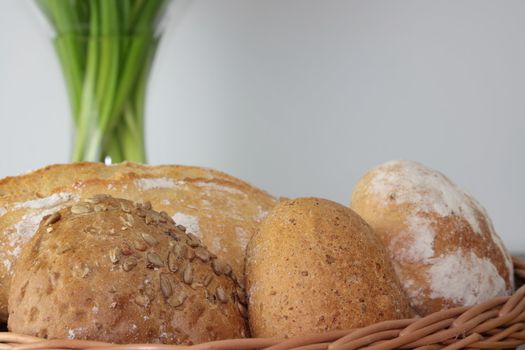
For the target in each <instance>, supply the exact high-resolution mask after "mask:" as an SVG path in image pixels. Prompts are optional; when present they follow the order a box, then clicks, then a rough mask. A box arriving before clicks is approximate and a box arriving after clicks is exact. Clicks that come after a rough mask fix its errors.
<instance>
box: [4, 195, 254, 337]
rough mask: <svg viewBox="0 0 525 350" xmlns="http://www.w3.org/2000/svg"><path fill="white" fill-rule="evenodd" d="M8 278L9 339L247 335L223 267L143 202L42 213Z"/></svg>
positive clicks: (236, 293)
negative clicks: (12, 335)
mask: <svg viewBox="0 0 525 350" xmlns="http://www.w3.org/2000/svg"><path fill="white" fill-rule="evenodd" d="M14 271H15V272H14V275H13V278H12V288H11V291H10V293H9V300H10V305H9V330H10V331H12V332H16V333H20V334H28V335H34V336H39V337H42V338H48V339H66V338H69V339H87V340H100V341H106V342H111V343H124V344H129V343H167V344H197V343H203V342H208V341H212V340H218V339H230V338H240V337H245V336H246V335H247V334H248V333H247V323H246V319H245V316H246V315H245V306H244V305H243V303H245V302H246V301H245V299H244V295H245V293H244V291H243V289H242V287H241V286H240V285H239V284H238V282H237V281H236V279H235V278H234V276H233V274H232V269H231V267H230V266H229V265H228V264H227V263H225V262H224V261H221V260H220V259H217V257H216V256H214V255H213V254H211V253H210V252H209V251H208V250H207V249H206V247H204V246H202V244H201V242H200V241H199V239H198V238H196V237H195V236H193V235H192V234H186V233H185V230H184V228H183V227H181V226H176V225H175V223H174V222H173V220H172V219H171V218H170V217H169V216H168V215H166V214H162V213H158V212H155V211H153V210H150V209H149V206H148V205H147V204H139V203H132V202H130V201H127V200H122V199H116V198H111V197H108V196H100V195H99V196H96V197H94V198H90V199H88V200H87V201H86V202H79V203H76V204H74V205H73V206H72V207H70V208H64V209H62V210H60V211H59V212H56V213H54V214H51V215H50V216H48V217H46V218H45V219H44V221H43V222H42V224H41V225H40V227H39V229H38V231H37V233H36V235H35V236H34V237H33V238H32V239H31V240H30V241H29V242H28V243H27V244H26V245H25V246H24V248H23V249H22V253H21V254H20V258H19V260H18V261H17V263H16V266H15V269H14Z"/></svg>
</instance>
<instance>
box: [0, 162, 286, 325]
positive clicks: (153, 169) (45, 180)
mask: <svg viewBox="0 0 525 350" xmlns="http://www.w3.org/2000/svg"><path fill="white" fill-rule="evenodd" d="M98 193H106V194H110V195H112V196H114V197H119V198H125V199H129V200H132V201H150V202H151V203H152V205H153V208H154V209H155V210H157V211H165V212H166V213H167V214H168V215H169V216H170V217H172V218H173V219H175V221H176V222H177V223H180V224H182V225H184V226H185V227H186V228H187V230H188V232H191V233H193V234H195V235H196V236H197V237H199V238H200V239H201V240H202V241H203V243H204V244H205V245H206V246H208V249H209V250H210V251H211V252H213V253H214V254H216V255H217V256H219V257H221V258H222V259H223V260H225V261H227V262H228V263H229V264H231V266H232V268H233V270H234V271H235V273H236V274H237V275H238V276H239V277H241V276H242V275H243V273H244V252H245V248H246V245H247V243H248V240H249V239H250V237H251V235H252V233H253V232H254V231H255V229H256V227H257V226H258V224H259V222H260V221H261V220H262V219H263V218H264V217H265V215H266V213H267V212H268V210H270V209H271V208H272V207H273V206H274V205H275V203H276V200H275V199H274V198H273V197H272V196H270V195H268V194H267V193H266V192H264V191H261V190H259V189H257V188H255V187H252V186H250V185H249V184H247V183H245V182H243V181H241V180H239V179H236V178H234V177H232V176H229V175H226V174H224V173H221V172H218V171H215V170H211V169H206V168H198V167H188V166H174V165H165V166H144V165H138V164H134V163H121V164H115V165H111V166H106V165H104V164H100V163H74V164H64V165H52V166H48V167H45V168H42V169H39V170H36V171H34V172H31V173H28V174H25V175H21V176H15V177H8V178H5V179H3V180H0V320H6V319H7V293H8V290H9V281H10V277H11V271H12V268H13V265H14V263H15V261H16V260H17V258H18V255H19V253H20V251H21V248H22V247H23V245H24V244H25V243H26V242H27V241H28V240H29V239H30V238H31V237H32V236H33V234H34V233H35V231H36V229H37V227H38V224H39V223H40V220H41V219H42V217H44V216H45V215H49V214H51V213H53V212H55V211H56V210H58V209H60V208H63V207H65V206H67V205H72V204H73V203H75V202H77V201H79V200H82V199H85V198H89V197H91V196H93V195H95V194H98Z"/></svg>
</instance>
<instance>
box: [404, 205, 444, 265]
mask: <svg viewBox="0 0 525 350" xmlns="http://www.w3.org/2000/svg"><path fill="white" fill-rule="evenodd" d="M400 236H401V237H404V238H407V239H408V240H410V242H411V244H410V245H408V247H406V249H399V254H397V255H396V257H397V258H399V259H400V260H406V261H413V262H415V261H421V260H424V259H428V258H432V257H433V256H434V239H435V237H436V232H435V231H434V229H433V228H432V220H429V219H428V218H427V217H423V216H419V215H414V216H411V217H410V218H409V219H408V230H406V232H404V233H403V234H402V235H400Z"/></svg>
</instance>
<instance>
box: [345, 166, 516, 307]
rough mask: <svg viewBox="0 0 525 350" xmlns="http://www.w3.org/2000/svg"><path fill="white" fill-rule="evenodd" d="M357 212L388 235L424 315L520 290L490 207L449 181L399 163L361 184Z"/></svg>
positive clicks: (399, 268) (415, 304)
mask: <svg viewBox="0 0 525 350" xmlns="http://www.w3.org/2000/svg"><path fill="white" fill-rule="evenodd" d="M351 207H352V209H354V210H355V211H356V212H357V213H358V214H359V215H361V217H363V218H364V219H365V220H366V221H367V222H368V223H369V224H370V225H371V226H372V227H373V228H374V229H375V231H376V232H377V233H378V234H379V235H380V237H381V238H382V239H383V241H384V243H385V244H386V245H387V247H388V248H389V251H390V255H391V256H392V258H393V260H394V261H395V266H396V270H397V273H398V275H399V278H400V280H401V283H402V284H403V286H404V289H405V291H406V293H407V295H408V296H409V297H410V300H411V304H412V306H413V307H414V308H415V309H416V310H417V312H418V313H419V314H421V315H427V314H429V313H432V312H435V311H439V310H441V309H444V308H450V307H454V306H463V305H467V306H468V305H473V304H477V303H480V302H482V301H484V300H486V299H490V298H492V297H495V296H498V295H508V294H509V293H511V291H512V290H513V288H514V281H513V269H512V262H511V259H510V256H509V254H508V252H507V250H506V249H505V247H504V246H503V243H502V242H501V240H500V238H499V237H498V235H497V234H496V232H495V230H494V227H493V225H492V222H491V220H490V218H489V216H488V215H487V213H486V211H485V210H484V209H483V207H482V206H481V205H480V204H479V203H478V202H477V201H476V200H475V199H474V198H472V197H471V196H470V195H468V194H467V193H465V192H464V191H462V190H461V189H460V188H458V187H457V186H456V185H455V184H453V183H452V182H451V181H450V180H449V179H448V178H447V177H445V176H444V175H443V174H441V173H439V172H437V171H435V170H433V169H430V168H428V167H425V166H423V165H421V164H419V163H416V162H412V161H391V162H388V163H385V164H382V165H380V166H378V167H376V168H375V169H372V170H371V171H370V172H368V173H367V174H366V175H364V176H363V177H362V178H361V180H359V182H358V183H357V185H356V187H355V189H354V191H353V194H352V200H351Z"/></svg>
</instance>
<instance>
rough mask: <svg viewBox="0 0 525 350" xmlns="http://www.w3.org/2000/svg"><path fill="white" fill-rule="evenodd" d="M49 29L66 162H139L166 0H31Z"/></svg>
mask: <svg viewBox="0 0 525 350" xmlns="http://www.w3.org/2000/svg"><path fill="white" fill-rule="evenodd" d="M34 1H36V3H37V5H38V7H39V8H40V10H41V11H42V13H43V14H44V15H45V17H46V18H47V20H48V23H49V24H50V26H51V28H52V32H53V45H54V48H55V51H56V54H57V56H58V59H59V61H60V66H61V68H62V73H63V76H64V80H65V83H66V87H67V91H68V95H69V101H70V105H71V115H72V117H73V118H72V119H73V125H74V131H75V139H74V146H73V151H72V161H105V162H108V160H109V161H110V162H114V163H116V162H121V161H124V160H129V161H134V162H139V163H146V150H145V140H144V136H145V135H144V102H145V94H146V88H147V84H148V78H149V74H150V71H151V67H152V64H153V61H154V57H155V53H156V49H157V46H158V44H159V40H160V37H161V29H162V28H161V25H160V23H161V19H163V18H164V14H165V13H166V12H167V8H168V6H167V5H168V3H169V0H34Z"/></svg>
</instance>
